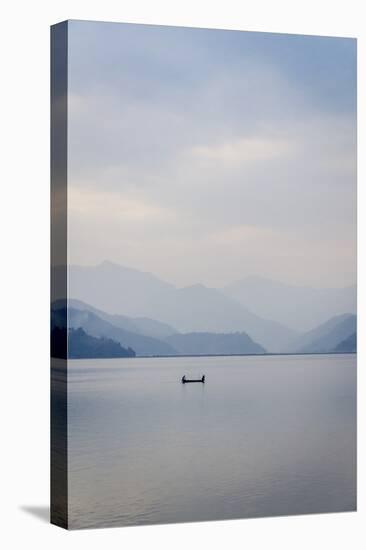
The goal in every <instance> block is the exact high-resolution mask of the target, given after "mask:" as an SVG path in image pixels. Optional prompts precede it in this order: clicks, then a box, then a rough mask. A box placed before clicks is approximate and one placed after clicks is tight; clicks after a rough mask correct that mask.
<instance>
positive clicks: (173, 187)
mask: <svg viewBox="0 0 366 550" xmlns="http://www.w3.org/2000/svg"><path fill="white" fill-rule="evenodd" d="M68 170H69V254H70V255H69V257H70V262H71V263H78V264H96V263H99V262H101V261H103V260H105V259H107V260H111V261H114V262H118V263H121V264H123V265H126V266H130V267H135V268H137V269H142V270H144V271H151V272H153V273H155V274H157V275H159V276H160V277H162V278H164V279H166V280H169V281H170V282H173V283H176V284H177V285H180V286H183V285H189V284H192V283H196V282H202V283H205V284H207V285H209V286H220V285H224V284H226V283H229V282H232V281H234V280H237V279H240V278H242V277H245V276H247V275H256V274H257V275H261V276H263V277H269V278H273V279H278V280H282V281H285V282H290V283H294V284H304V283H305V284H309V285H312V286H344V285H348V284H352V283H354V282H355V276H356V275H355V274H356V260H355V258H356V237H355V231H356V41H355V40H352V39H342V38H323V37H308V36H296V35H279V34H264V33H249V32H234V31H218V30H202V29H188V28H177V27H159V26H145V25H127V24H115V23H92V22H90V23H89V22H77V21H72V22H71V23H70V26H69V163H68Z"/></svg>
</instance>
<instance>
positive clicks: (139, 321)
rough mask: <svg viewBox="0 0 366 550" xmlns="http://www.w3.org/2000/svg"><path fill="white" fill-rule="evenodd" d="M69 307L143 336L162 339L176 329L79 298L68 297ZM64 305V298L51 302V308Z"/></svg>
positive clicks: (175, 331)
mask: <svg viewBox="0 0 366 550" xmlns="http://www.w3.org/2000/svg"><path fill="white" fill-rule="evenodd" d="M68 305H69V307H71V308H73V309H78V310H80V311H90V312H91V313H94V314H95V315H97V316H98V317H100V318H101V319H103V320H104V321H108V322H109V323H111V324H112V325H114V326H116V327H119V328H122V329H124V330H127V331H129V332H135V333H137V334H143V335H144V336H151V337H152V338H157V339H160V338H161V339H164V338H166V337H167V336H171V335H172V334H176V333H177V332H178V331H177V330H176V329H174V328H173V327H172V326H170V325H168V324H166V323H162V322H161V321H156V320H155V319H149V318H147V317H128V316H127V315H120V314H118V315H117V314H110V313H106V312H105V311H102V310H101V309H98V308H96V307H93V306H91V305H90V304H87V303H85V302H83V301H81V300H74V299H70V300H69V301H68ZM65 307H66V300H56V301H55V302H53V304H52V308H53V309H55V310H56V309H62V308H65Z"/></svg>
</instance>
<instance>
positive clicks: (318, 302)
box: [222, 276, 357, 332]
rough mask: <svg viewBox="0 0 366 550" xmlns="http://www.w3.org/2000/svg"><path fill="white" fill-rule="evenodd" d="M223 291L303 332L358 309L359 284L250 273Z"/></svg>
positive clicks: (254, 309) (265, 315)
mask: <svg viewBox="0 0 366 550" xmlns="http://www.w3.org/2000/svg"><path fill="white" fill-rule="evenodd" d="M222 291H223V292H224V294H225V295H227V296H230V297H231V298H233V299H235V300H237V301H238V302H239V303H241V304H243V305H245V306H246V307H248V308H249V309H251V310H252V311H255V313H257V314H258V315H260V316H263V317H265V318H268V319H275V320H276V321H278V322H280V323H283V324H285V325H287V326H289V327H292V328H293V329H294V330H298V331H301V332H303V331H308V330H311V329H312V328H313V327H315V326H317V325H320V324H321V323H324V322H326V321H327V320H328V319H330V318H331V317H334V316H336V315H340V314H342V313H345V312H350V313H355V312H356V309H357V288H356V285H350V286H346V287H341V288H314V287H311V286H300V285H291V284H286V283H283V282H279V281H273V280H270V279H266V278H264V277H259V276H250V277H246V278H244V279H242V280H239V281H236V282H234V283H231V284H229V285H227V286H225V287H224V288H223V289H222Z"/></svg>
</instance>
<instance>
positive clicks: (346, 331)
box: [290, 314, 357, 353]
mask: <svg viewBox="0 0 366 550" xmlns="http://www.w3.org/2000/svg"><path fill="white" fill-rule="evenodd" d="M356 329H357V317H356V315H352V314H344V315H338V316H336V317H332V318H331V319H328V321H326V322H325V323H322V324H321V325H319V326H318V327H316V328H314V329H312V330H310V331H309V332H307V333H305V334H303V335H302V336H301V337H299V338H298V339H297V340H296V341H294V342H293V344H292V347H291V349H290V351H295V352H299V353H327V352H333V351H337V347H338V346H339V345H341V343H342V342H344V341H347V340H348V338H349V337H350V336H352V335H353V334H355V333H356Z"/></svg>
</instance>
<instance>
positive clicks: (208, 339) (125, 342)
mask: <svg viewBox="0 0 366 550" xmlns="http://www.w3.org/2000/svg"><path fill="white" fill-rule="evenodd" d="M71 303H72V306H71V305H70V303H69V307H68V309H67V308H66V307H65V306H64V304H65V301H64V300H59V301H57V302H56V303H54V304H53V308H52V316H51V320H52V327H53V329H54V328H60V329H65V327H66V324H67V323H68V328H69V329H70V330H71V331H74V332H73V333H72V335H73V337H74V336H75V338H76V337H80V336H83V338H79V340H80V339H81V340H82V342H81V344H80V346H81V347H80V349H81V351H79V355H78V356H77V357H79V358H81V357H82V355H81V354H82V350H83V349H86V344H87V342H85V337H84V335H83V334H81V333H80V332H79V333H76V332H75V331H78V330H80V329H81V330H83V331H84V332H85V334H87V335H89V336H91V337H93V338H99V339H100V338H102V339H104V340H105V339H108V341H109V348H110V347H111V344H110V342H112V341H113V342H114V343H118V345H121V346H123V347H124V348H126V349H127V350H129V349H133V351H134V352H136V354H137V355H139V356H152V355H164V356H171V355H182V354H183V355H231V354H256V353H265V349H264V348H263V347H262V346H260V345H259V344H257V343H256V342H254V341H253V340H252V339H251V338H250V337H249V336H248V335H247V334H245V333H236V334H210V333H203V334H201V333H193V334H176V333H173V334H170V335H167V336H166V337H165V340H157V339H155V338H151V337H149V336H144V335H142V334H136V333H133V332H130V331H127V330H124V329H123V328H121V327H117V326H115V325H113V324H112V323H110V322H108V321H106V320H105V319H103V318H101V316H104V317H108V318H111V317H112V318H113V317H115V318H116V319H119V320H120V318H123V320H124V322H126V320H127V322H128V321H129V320H128V319H127V318H125V317H122V316H111V315H108V314H105V313H104V312H102V311H100V310H96V309H95V308H93V307H92V306H88V304H85V303H83V302H77V301H76V300H72V301H71ZM78 304H79V305H80V306H81V307H82V309H77V307H76V306H77V305H78ZM96 311H98V313H99V315H97V314H96V313H95V312H96ZM149 321H150V322H151V323H154V321H153V320H149ZM128 326H129V327H130V325H128ZM147 328H148V329H150V326H148V327H147ZM70 334H71V333H70ZM75 338H74V340H75ZM176 338H177V339H176ZM92 343H93V342H90V344H92ZM176 343H177V344H179V345H178V346H176V345H175V344H176ZM74 344H75V345H77V342H75V341H74ZM84 344H85V345H84ZM89 347H91V346H89ZM120 356H123V355H120ZM70 357H74V358H75V357H76V355H72V356H71V355H70ZM86 357H90V356H89V355H86Z"/></svg>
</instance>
